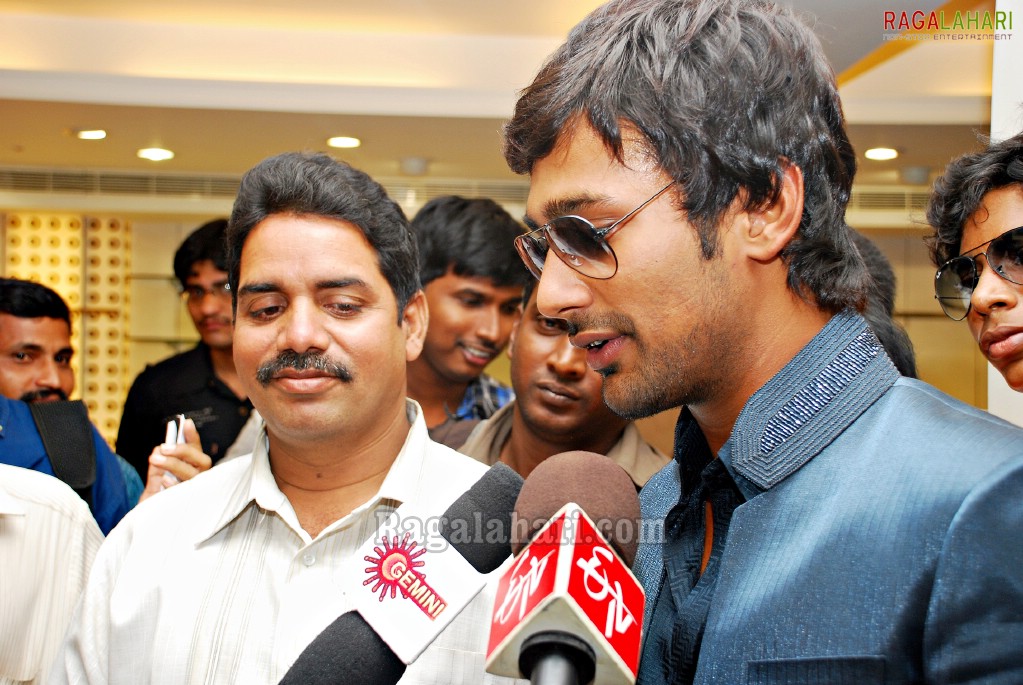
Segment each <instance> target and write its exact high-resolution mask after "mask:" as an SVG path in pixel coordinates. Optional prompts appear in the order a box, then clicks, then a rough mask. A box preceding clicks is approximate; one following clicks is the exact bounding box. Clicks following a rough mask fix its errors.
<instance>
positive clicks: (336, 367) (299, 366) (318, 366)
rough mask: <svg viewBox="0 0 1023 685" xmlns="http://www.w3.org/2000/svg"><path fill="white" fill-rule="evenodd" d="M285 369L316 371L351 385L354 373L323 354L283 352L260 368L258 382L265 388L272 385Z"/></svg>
mask: <svg viewBox="0 0 1023 685" xmlns="http://www.w3.org/2000/svg"><path fill="white" fill-rule="evenodd" d="M285 369H293V370H295V371H307V370H309V369H314V370H316V371H321V372H323V373H325V374H327V375H329V376H334V377H335V378H338V379H340V380H342V381H344V382H345V383H351V381H352V372H351V371H349V370H348V368H347V367H346V366H345V365H344V364H342V363H340V362H336V361H334V360H333V359H330V358H329V357H327V356H326V355H325V354H323V353H322V352H303V353H301V354H300V353H298V352H293V351H291V350H285V351H284V352H281V353H280V354H278V355H277V357H276V358H275V359H273V360H272V361H269V362H267V363H265V364H263V365H262V366H260V367H259V369H258V370H257V371H256V380H257V381H259V384H260V385H262V386H263V387H264V388H265V387H266V386H268V385H270V381H272V380H273V379H274V377H275V376H276V375H277V374H279V373H280V372H281V371H284V370H285Z"/></svg>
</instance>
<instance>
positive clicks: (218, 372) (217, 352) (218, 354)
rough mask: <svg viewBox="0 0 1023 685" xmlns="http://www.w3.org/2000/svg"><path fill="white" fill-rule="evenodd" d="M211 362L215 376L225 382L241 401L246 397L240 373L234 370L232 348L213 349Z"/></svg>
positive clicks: (211, 350)
mask: <svg viewBox="0 0 1023 685" xmlns="http://www.w3.org/2000/svg"><path fill="white" fill-rule="evenodd" d="M209 350H210V362H211V363H212V364H213V375H214V376H216V377H217V378H219V379H220V380H221V381H223V383H224V385H226V386H227V387H228V388H230V389H231V392H233V393H234V394H235V396H237V397H238V399H240V400H244V399H245V397H246V394H245V389H244V388H243V387H242V384H241V383H240V382H239V380H238V372H237V371H236V370H235V368H234V355H233V352H232V349H231V348H230V347H211V348H209Z"/></svg>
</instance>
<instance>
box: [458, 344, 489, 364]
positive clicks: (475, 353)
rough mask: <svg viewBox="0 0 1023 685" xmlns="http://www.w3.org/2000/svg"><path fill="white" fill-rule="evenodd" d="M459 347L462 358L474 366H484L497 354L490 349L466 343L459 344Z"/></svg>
mask: <svg viewBox="0 0 1023 685" xmlns="http://www.w3.org/2000/svg"><path fill="white" fill-rule="evenodd" d="M459 347H461V348H462V356H463V357H465V360H466V361H467V362H469V363H470V364H474V365H476V366H486V365H487V364H489V363H490V362H491V361H492V360H493V359H494V357H495V356H496V355H497V352H496V351H495V350H494V349H493V348H490V347H477V346H475V345H468V344H466V343H459Z"/></svg>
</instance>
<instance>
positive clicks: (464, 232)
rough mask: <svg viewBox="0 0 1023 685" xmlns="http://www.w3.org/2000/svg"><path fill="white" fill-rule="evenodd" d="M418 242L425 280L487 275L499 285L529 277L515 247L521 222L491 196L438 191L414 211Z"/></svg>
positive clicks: (421, 275)
mask: <svg viewBox="0 0 1023 685" xmlns="http://www.w3.org/2000/svg"><path fill="white" fill-rule="evenodd" d="M411 225H412V233H413V234H414V235H415V236H416V242H417V243H418V245H419V279H420V280H421V281H422V282H423V285H424V286H425V285H426V284H427V283H429V282H430V281H432V280H433V279H435V278H440V277H441V276H443V275H444V274H445V273H447V271H448V268H451V269H452V272H453V273H454V274H455V275H457V276H479V277H482V278H488V279H490V280H491V281H493V283H494V285H496V286H498V287H503V286H514V285H524V284H525V282H526V281H527V280H528V279H529V278H531V276H530V274H529V272H528V271H526V268H525V267H524V266H523V265H522V260H521V259H519V255H518V253H517V252H516V251H515V238H516V237H518V236H519V235H520V234H521V233H522V232H523V231H524V229H523V227H522V225H521V224H519V222H517V221H516V220H515V219H514V218H513V217H512V215H511V214H509V213H508V212H506V211H505V210H504V208H503V207H501V205H499V204H497V203H496V202H494V201H493V200H491V199H488V198H473V199H469V198H464V197H458V196H457V195H447V196H444V197H437V198H434V199H432V200H430V201H429V202H427V203H426V204H425V205H423V208H422V209H420V210H419V211H418V212H417V213H416V215H415V216H414V217H412V222H411Z"/></svg>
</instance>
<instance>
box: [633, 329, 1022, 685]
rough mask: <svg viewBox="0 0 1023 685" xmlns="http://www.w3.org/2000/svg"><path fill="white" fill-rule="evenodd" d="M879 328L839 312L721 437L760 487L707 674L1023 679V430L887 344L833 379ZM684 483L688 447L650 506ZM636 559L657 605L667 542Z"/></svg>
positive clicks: (716, 606) (749, 492) (751, 497)
mask: <svg viewBox="0 0 1023 685" xmlns="http://www.w3.org/2000/svg"><path fill="white" fill-rule="evenodd" d="M864 332H865V326H864V323H863V321H862V319H860V318H859V317H858V316H856V315H852V314H843V315H840V316H838V317H835V319H834V320H832V322H831V323H829V324H828V326H827V327H826V328H825V329H824V331H822V332H821V334H819V335H818V336H817V338H815V339H814V341H812V342H811V343H810V345H808V346H807V348H806V349H804V350H803V351H802V352H800V354H799V355H797V357H796V358H795V359H794V360H793V361H792V362H791V363H790V364H789V365H788V366H786V367H785V368H784V369H783V370H782V371H781V372H780V373H779V374H778V375H777V376H775V377H774V378H773V379H771V381H770V382H768V383H767V384H766V385H765V386H764V387H763V388H761V389H760V390H759V391H758V392H757V393H756V394H754V396H753V397H752V398H751V399H750V400H749V402H748V403H747V404H746V406H745V408H744V409H743V411H742V413H741V414H740V416H739V420H738V421H737V422H736V425H735V428H734V429H733V432H732V435H731V438H730V440H729V441H728V443H726V444H725V446H724V447H723V448H722V450H721V451H720V453H719V454H718V457H719V458H720V459H721V460H722V462H723V463H724V465H725V467H726V468H727V469H728V471H729V473H730V474H731V475H732V477H733V479H734V480H735V482H736V484H737V485H738V486H739V488H740V490H742V492H743V494H744V496H745V498H746V501H745V502H744V503H743V504H741V505H740V506H739V507H738V508H736V510H735V512H734V514H733V516H732V520H731V523H730V526H729V529H728V535H727V540H726V543H725V547H724V551H723V552H722V554H721V566H720V572H719V575H718V576H717V581H716V583H717V586H716V588H715V589H714V594H713V599H712V601H711V606H710V610H709V614H708V617H707V624H706V628H705V632H704V635H703V640H702V643H701V647H700V652H699V658H698V662H697V671H696V677H695V682H697V683H727V684H728V685H737V684H741V683H756V684H765V685H766V684H767V683H832V684H836V683H837V684H842V683H856V684H857V685H865V684H869V683H967V682H974V683H978V682H984V683H1006V684H1008V683H1023V431H1021V430H1020V429H1019V428H1017V427H1015V426H1012V425H1010V424H1008V423H1006V422H1004V421H1002V420H1000V419H998V418H995V417H993V416H991V415H989V414H986V413H985V412H982V411H979V410H977V409H974V408H972V407H970V406H967V405H965V404H963V403H961V402H959V401H957V400H955V399H952V398H950V397H948V396H947V395H944V394H943V393H941V392H939V391H938V390H936V389H934V388H932V387H931V386H929V385H927V384H925V383H921V382H919V381H915V380H911V379H906V378H900V377H898V375H897V374H896V373H893V372H892V367H891V363H890V361H889V360H888V359H887V357H885V356H884V354H883V353H881V354H875V355H874V356H871V355H866V356H863V355H862V354H861V355H860V361H861V362H862V363H860V364H858V366H857V365H856V364H854V365H852V366H849V365H848V364H846V368H853V373H851V374H848V375H849V376H850V377H849V378H846V379H845V380H842V379H839V380H840V381H841V382H835V378H836V376H835V374H834V371H835V368H836V363H838V366H841V363H839V362H841V360H842V359H843V357H844V359H845V362H848V361H849V360H850V358H851V357H850V354H852V357H855V356H856V353H857V350H856V349H855V348H856V345H857V341H860V342H862V340H864V338H863V335H864ZM868 337H871V338H872V336H869V334H868ZM875 342H876V341H875ZM871 345H873V343H871ZM861 351H862V350H861ZM678 498H679V471H678V464H677V463H676V462H674V461H673V462H671V463H669V464H668V466H666V467H665V468H664V469H663V470H662V471H660V472H659V473H658V474H656V475H655V476H654V477H653V478H652V479H651V480H650V481H649V483H648V484H647V485H646V487H645V488H644V489H643V491H642V492H641V494H640V500H641V506H642V510H643V516H644V518H652V519H658V518H660V519H663V517H664V515H665V514H666V513H667V512H668V510H669V509H670V508H671V507H672V506H673V505H674V504H675V503H676V502H677V501H678ZM636 572H637V575H638V576H639V578H640V581H641V582H642V583H643V586H644V588H645V589H646V591H647V595H648V597H647V602H648V608H649V607H650V606H651V605H652V604H653V601H652V599H653V596H654V595H655V594H656V593H657V591H658V588H659V587H660V584H661V581H662V579H663V576H664V565H663V560H662V557H661V545H660V544H656V543H649V542H647V543H642V544H641V545H640V550H639V552H638V554H637V558H636ZM646 647H647V645H644V654H643V659H644V660H647V659H651V660H656V659H658V656H657V655H656V654H652V653H648V652H647V649H646ZM646 665H647V666H651V665H652V664H646ZM643 670H646V671H647V673H648V675H651V676H652V677H650V678H648V679H646V680H645V681H644V682H656V681H657V677H656V675H655V674H656V671H657V669H656V668H652V669H643V668H642V666H641V671H643Z"/></svg>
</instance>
